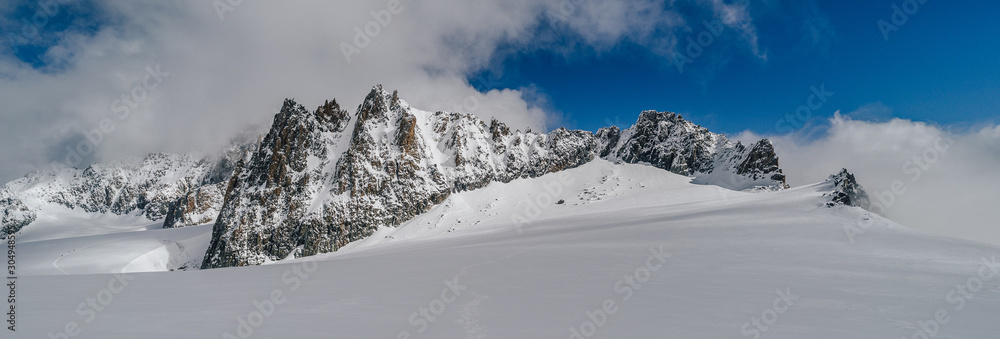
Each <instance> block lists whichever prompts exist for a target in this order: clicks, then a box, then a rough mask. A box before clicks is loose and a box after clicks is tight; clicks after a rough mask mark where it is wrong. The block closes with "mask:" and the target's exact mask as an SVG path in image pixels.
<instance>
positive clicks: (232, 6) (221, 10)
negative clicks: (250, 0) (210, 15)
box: [212, 0, 243, 21]
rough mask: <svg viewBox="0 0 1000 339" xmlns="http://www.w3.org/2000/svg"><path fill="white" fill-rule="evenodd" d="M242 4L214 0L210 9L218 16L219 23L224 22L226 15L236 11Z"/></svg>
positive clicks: (230, 0)
mask: <svg viewBox="0 0 1000 339" xmlns="http://www.w3.org/2000/svg"><path fill="white" fill-rule="evenodd" d="M242 4H243V0H215V1H212V8H214V9H215V14H216V15H218V16H219V21H226V13H229V12H232V11H235V10H236V7H239V6H240V5H242Z"/></svg>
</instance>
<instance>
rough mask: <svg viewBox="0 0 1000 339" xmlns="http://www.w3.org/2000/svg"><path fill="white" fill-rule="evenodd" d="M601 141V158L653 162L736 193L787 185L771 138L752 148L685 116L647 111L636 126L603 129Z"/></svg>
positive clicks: (656, 165) (599, 136)
mask: <svg viewBox="0 0 1000 339" xmlns="http://www.w3.org/2000/svg"><path fill="white" fill-rule="evenodd" d="M596 137H597V138H598V140H600V144H601V145H602V147H601V153H600V156H601V157H603V158H606V159H609V160H615V161H623V162H627V163H647V164H650V165H653V166H655V167H659V168H662V169H665V170H668V171H671V172H674V173H677V174H681V175H688V176H694V177H695V182H697V183H703V184H713V185H719V186H723V187H727V188H731V189H736V190H744V189H751V188H758V189H780V188H786V187H787V185H786V184H785V176H784V174H782V173H781V169H780V168H778V156H777V155H776V154H775V153H774V148H773V147H772V146H771V142H770V141H769V140H767V139H764V140H760V141H758V142H757V143H755V144H753V145H751V146H750V148H749V149H748V148H747V147H746V146H744V145H743V143H741V142H733V141H730V140H729V139H727V138H726V137H725V136H724V135H721V134H716V133H712V132H709V131H708V129H706V128H704V127H701V126H698V125H695V124H694V123H692V122H690V121H687V120H684V118H682V117H681V116H680V115H679V114H675V113H670V112H656V111H645V112H642V113H641V114H640V115H639V120H638V121H636V123H635V125H633V126H632V127H631V128H628V129H625V130H624V131H619V130H618V128H617V127H609V128H602V129H601V130H599V131H597V133H596Z"/></svg>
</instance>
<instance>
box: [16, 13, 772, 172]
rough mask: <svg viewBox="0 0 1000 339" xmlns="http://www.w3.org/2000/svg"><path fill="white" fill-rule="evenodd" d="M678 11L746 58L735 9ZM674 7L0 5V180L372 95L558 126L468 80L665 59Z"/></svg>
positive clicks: (531, 104) (204, 139) (210, 138)
mask: <svg viewBox="0 0 1000 339" xmlns="http://www.w3.org/2000/svg"><path fill="white" fill-rule="evenodd" d="M677 6H679V5H677ZM685 6H686V7H685V8H689V7H692V6H693V7H695V8H700V9H701V11H702V12H706V13H711V12H712V11H713V10H715V11H725V12H726V13H729V14H727V16H726V18H727V19H726V20H725V21H726V25H728V26H731V27H732V28H736V29H739V31H740V32H742V33H741V36H743V37H745V38H746V39H751V40H750V41H753V44H752V49H753V50H754V51H753V53H757V50H756V49H757V47H756V37H754V36H750V35H753V34H754V30H753V24H752V23H751V22H750V21H749V20H750V19H749V17H748V14H747V13H746V12H745V11H740V12H734V11H732V10H729V9H726V8H727V7H725V6H722V7H720V2H719V1H699V2H695V3H694V4H693V5H685ZM674 7H675V4H674V2H673V1H666V0H636V1H610V0H585V1H584V0H551V1H534V0H503V1H501V0H490V1H451V0H421V1H411V0H398V1H397V0H392V1H389V0H376V1H296V2H294V3H293V4H289V3H285V2H275V1H266V2H265V1H235V0H213V1H171V2H136V1H126V0H104V1H100V0H80V1H73V0H46V1H41V2H30V1H23V2H20V3H7V4H6V5H3V6H0V14H3V15H4V16H5V17H9V18H16V17H18V16H21V14H17V13H15V11H16V10H17V9H18V8H27V9H28V10H27V12H25V13H27V14H25V15H24V16H21V17H23V18H25V19H26V21H18V20H10V21H8V22H6V23H5V24H4V26H3V29H4V31H5V32H9V33H13V35H10V34H8V37H14V38H11V39H13V40H10V41H8V42H9V43H6V44H4V45H3V48H4V50H3V52H4V53H0V102H2V103H3V108H2V109H0V143H2V144H3V145H4V147H2V148H0V158H2V159H4V164H3V165H2V166H0V181H3V182H6V181H8V180H12V179H13V178H16V177H18V176H20V175H22V174H24V173H25V172H27V171H29V170H32V169H36V168H40V167H44V166H45V165H46V164H48V163H51V162H62V163H69V164H71V165H73V164H76V163H79V164H80V165H79V166H86V165H87V163H88V162H90V161H100V160H108V159H113V158H120V157H131V156H137V155H141V154H145V153H149V152H159V151H164V152H187V151H191V150H194V149H212V148H214V147H218V146H219V145H221V144H223V143H224V142H225V141H226V140H227V139H228V138H229V136H231V135H234V134H236V133H237V132H238V131H240V130H243V129H246V128H247V126H253V125H263V126H266V125H267V124H269V123H270V118H271V116H272V115H273V114H274V113H275V112H276V110H277V109H278V108H279V107H280V105H281V103H282V100H283V99H284V98H286V97H287V98H294V99H296V100H297V101H299V102H300V103H302V104H304V105H306V106H307V107H311V106H318V105H320V104H321V103H322V102H323V100H327V99H332V98H336V99H338V101H339V102H340V103H341V104H342V105H343V106H344V107H346V108H348V109H350V110H353V109H354V107H356V106H357V105H358V104H359V103H360V101H361V99H363V98H364V95H365V94H366V93H367V91H368V89H369V88H370V86H373V85H375V84H383V85H384V86H385V87H386V88H390V89H398V90H399V91H400V93H401V95H402V96H403V97H404V98H406V99H407V100H408V101H410V102H411V103H412V104H413V105H414V106H416V107H420V108H424V109H428V110H446V111H463V112H473V113H475V114H477V115H480V116H481V117H484V118H487V119H488V118H489V117H493V116H495V117H497V118H500V119H502V120H504V121H506V122H508V124H509V125H511V126H512V127H514V128H522V129H523V128H529V127H530V128H532V129H535V130H544V129H549V128H554V127H558V123H559V121H558V119H559V116H558V114H554V113H553V112H546V111H545V110H544V109H543V107H544V106H545V105H542V104H540V103H544V101H545V97H544V93H534V92H535V91H534V89H532V88H527V89H524V88H512V89H497V90H490V91H488V92H480V91H477V90H476V89H475V88H474V87H473V86H472V85H471V84H470V83H469V81H468V80H467V79H468V75H469V74H475V73H476V72H477V71H481V70H483V69H485V68H487V67H490V65H491V63H492V62H494V61H496V60H497V59H498V58H502V57H503V55H504V53H515V52H516V51H531V50H539V49H545V50H550V51H556V52H562V53H564V54H566V55H567V57H569V56H570V55H574V54H575V53H583V54H588V55H594V54H600V53H603V52H604V51H608V50H610V49H613V48H615V46H617V45H619V44H621V43H631V44H635V45H639V46H644V47H646V48H648V49H649V50H651V51H653V52H654V53H658V54H660V55H664V56H669V55H670V54H671V53H673V52H674V51H675V50H676V48H675V47H676V42H677V41H678V38H677V36H678V35H679V34H689V33H688V32H690V31H693V30H698V29H702V28H701V27H700V25H701V23H700V21H701V19H697V20H693V19H692V22H690V23H689V22H687V21H686V20H685V16H684V15H682V14H681V13H680V12H679V11H676V10H673V9H672V8H674ZM32 13H36V14H37V13H54V14H52V16H51V18H55V17H56V16H57V15H63V16H64V17H65V16H68V17H69V19H68V21H70V22H71V24H70V25H69V28H73V27H76V26H82V27H85V28H86V29H69V28H68V29H64V30H57V31H54V32H52V31H51V30H50V29H54V28H55V27H54V26H56V25H57V24H56V23H55V21H54V20H52V21H50V20H49V18H47V17H46V15H44V14H43V15H42V16H41V19H42V20H40V21H36V22H35V23H34V24H31V23H30V22H31V20H32ZM75 16H80V17H75ZM50 22H51V23H50ZM77 22H84V23H87V22H89V23H90V24H79V25H77V24H73V23H77ZM95 22H97V23H99V24H95ZM39 23H40V24H41V25H39ZM46 25H47V26H46ZM35 29H38V32H40V34H37V35H36V34H34V33H33V32H32V31H33V30H35ZM748 34H749V35H748ZM21 40H23V41H21ZM17 41H20V43H17ZM29 45H36V46H37V45H42V46H44V48H46V49H45V53H44V54H43V55H41V56H40V58H39V59H40V60H41V61H42V62H40V63H41V64H42V66H39V65H37V64H31V63H26V62H24V61H22V60H19V59H18V58H16V57H15V55H17V54H16V53H15V51H13V50H14V49H16V48H18V47H20V48H25V47H26V46H29ZM512 51H513V52H512ZM667 59H669V58H665V60H667ZM150 70H153V71H150ZM152 75H157V76H156V77H155V78H153V79H151V78H152ZM525 91H528V92H531V93H527V94H528V95H525V94H526V93H525ZM526 98H527V99H528V100H526ZM88 145H89V146H88ZM90 146H93V147H90ZM78 158H79V159H78Z"/></svg>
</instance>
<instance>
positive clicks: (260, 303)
mask: <svg viewBox="0 0 1000 339" xmlns="http://www.w3.org/2000/svg"><path fill="white" fill-rule="evenodd" d="M318 269H319V264H317V263H316V259H315V257H312V256H310V257H306V258H305V259H303V261H302V262H298V263H295V264H292V267H291V268H289V269H288V270H285V272H283V273H282V274H281V283H283V284H285V285H286V286H284V287H283V288H275V289H272V290H271V293H269V294H268V295H267V296H266V297H265V298H263V299H254V300H253V301H252V302H250V304H251V305H252V306H253V310H252V311H250V312H248V313H247V314H246V316H238V317H236V326H235V328H234V331H235V332H236V334H235V335H234V334H232V333H230V332H228V331H227V332H224V333H222V338H223V339H237V338H241V339H247V338H250V337H251V336H253V333H254V331H256V330H257V329H258V328H260V327H261V326H264V322H265V321H266V320H267V318H270V317H271V316H272V315H274V312H275V309H277V307H278V305H281V304H284V303H285V302H286V301H288V298H287V297H286V294H287V292H285V289H287V290H288V292H294V291H296V290H298V289H299V287H302V283H303V282H305V281H306V280H308V279H309V277H310V275H311V274H313V273H315V272H316V270H318Z"/></svg>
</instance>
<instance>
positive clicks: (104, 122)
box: [53, 64, 170, 167]
mask: <svg viewBox="0 0 1000 339" xmlns="http://www.w3.org/2000/svg"><path fill="white" fill-rule="evenodd" d="M169 76H170V73H167V72H164V71H162V70H160V64H156V65H153V66H146V74H145V75H144V76H143V77H142V79H141V80H140V81H139V82H138V83H137V84H135V85H134V86H132V88H131V89H130V90H127V91H125V92H122V93H121V95H119V98H118V99H115V100H112V101H111V105H110V107H109V108H108V109H109V110H110V111H111V113H114V114H116V117H117V121H125V120H126V119H128V118H129V117H130V116H132V113H133V112H134V111H135V109H136V108H138V107H139V104H141V103H142V102H143V101H146V99H148V98H149V94H150V92H152V91H153V90H155V89H157V88H158V87H159V86H160V84H161V83H163V80H164V79H166V78H167V77H169ZM115 121H116V120H115V119H114V118H109V117H105V118H102V119H101V121H100V122H98V124H97V126H96V127H95V128H92V129H89V130H83V131H82V132H81V134H83V140H81V141H80V142H78V143H77V144H76V146H75V147H73V146H66V156H65V157H64V158H63V164H65V165H66V166H68V167H76V166H77V165H79V164H81V163H82V162H83V159H84V158H86V157H88V156H90V155H91V154H94V153H95V152H96V151H97V147H99V146H100V145H101V144H102V143H103V142H104V140H105V136H106V135H108V134H111V133H113V132H114V131H115V129H116V128H117V127H118V124H117V123H116V122H115ZM53 166H55V164H53Z"/></svg>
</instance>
